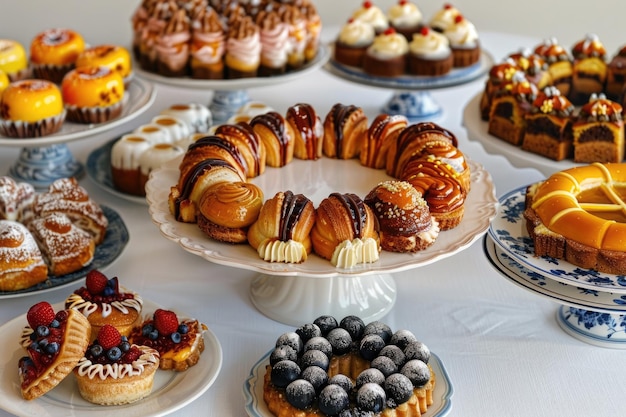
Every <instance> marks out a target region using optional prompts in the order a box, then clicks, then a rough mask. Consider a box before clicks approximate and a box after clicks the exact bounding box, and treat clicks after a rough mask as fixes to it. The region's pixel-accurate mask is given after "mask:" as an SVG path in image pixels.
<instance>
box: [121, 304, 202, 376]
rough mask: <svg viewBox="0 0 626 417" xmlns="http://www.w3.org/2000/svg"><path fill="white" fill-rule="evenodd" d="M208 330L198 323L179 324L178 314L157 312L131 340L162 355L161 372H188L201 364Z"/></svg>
mask: <svg viewBox="0 0 626 417" xmlns="http://www.w3.org/2000/svg"><path fill="white" fill-rule="evenodd" d="M206 330H207V326H206V325H205V324H203V323H200V322H199V321H198V320H195V319H181V320H179V319H178V316H177V315H176V313H175V312H173V311H170V310H164V309H157V310H156V311H155V312H154V314H153V316H152V318H147V319H146V320H145V321H144V322H143V324H142V325H141V326H138V327H135V328H134V329H133V330H132V332H131V334H130V336H129V338H128V339H129V341H130V342H131V343H134V344H137V345H145V346H148V347H151V348H154V349H156V350H157V351H158V352H159V354H160V355H161V361H160V364H159V367H160V368H161V369H164V370H174V371H185V370H187V369H188V368H189V367H191V366H193V365H195V364H196V363H198V361H199V360H200V354H201V353H202V351H203V350H204V337H203V333H204V332H205V331H206Z"/></svg>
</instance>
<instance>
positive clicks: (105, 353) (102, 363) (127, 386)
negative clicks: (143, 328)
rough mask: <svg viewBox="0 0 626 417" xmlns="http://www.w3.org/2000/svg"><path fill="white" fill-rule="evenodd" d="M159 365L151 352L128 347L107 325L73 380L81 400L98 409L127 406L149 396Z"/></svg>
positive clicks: (137, 347) (75, 370) (81, 363)
mask: <svg viewBox="0 0 626 417" xmlns="http://www.w3.org/2000/svg"><path fill="white" fill-rule="evenodd" d="M159 362H160V360H159V352H157V351H156V350H155V349H152V348H150V347H148V346H141V345H135V344H130V343H129V342H128V339H127V338H126V337H124V336H122V335H120V333H119V331H118V330H117V329H116V328H115V327H113V326H111V325H108V324H107V325H105V326H104V327H102V328H101V329H100V331H99V332H98V334H97V337H96V341H95V342H94V343H93V344H92V345H90V346H89V348H88V349H87V352H85V356H84V357H83V358H82V359H81V360H80V361H79V362H78V364H77V365H76V368H74V376H75V377H76V382H77V384H78V391H79V392H80V395H81V396H82V397H83V398H84V399H85V400H87V401H89V402H91V403H94V404H100V405H121V404H128V403H132V402H135V401H137V400H140V399H142V398H144V397H146V396H147V395H149V394H150V392H151V391H152V387H153V383H154V375H155V373H156V371H157V369H159Z"/></svg>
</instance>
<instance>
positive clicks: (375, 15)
mask: <svg viewBox="0 0 626 417" xmlns="http://www.w3.org/2000/svg"><path fill="white" fill-rule="evenodd" d="M352 17H353V18H354V19H355V20H360V21H362V22H365V23H368V24H370V25H372V27H373V28H374V30H375V31H376V32H377V33H381V32H384V31H385V30H386V29H387V28H388V27H389V21H388V20H387V16H385V13H384V12H383V11H382V10H381V9H380V8H379V7H378V6H376V5H374V4H373V3H372V2H371V1H367V0H366V1H364V2H363V4H362V6H361V7H360V8H359V9H357V10H355V11H354V13H353V14H352Z"/></svg>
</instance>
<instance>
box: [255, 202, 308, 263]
mask: <svg viewBox="0 0 626 417" xmlns="http://www.w3.org/2000/svg"><path fill="white" fill-rule="evenodd" d="M314 223H315V207H314V206H313V203H312V202H311V200H309V199H308V198H307V197H305V196H304V195H302V194H294V193H293V192H291V191H285V192H282V191H281V192H278V193H276V195H275V196H274V197H272V198H271V199H269V200H267V201H266V202H265V203H264V204H263V207H262V208H261V212H260V213H259V217H258V219H257V221H256V222H254V223H253V224H252V226H250V229H249V230H248V243H249V244H250V246H252V247H253V248H254V249H256V250H257V252H258V253H259V256H260V257H261V258H263V259H264V260H266V261H269V262H287V263H300V262H303V261H305V260H306V259H307V256H308V254H309V253H311V250H312V245H311V237H310V233H311V229H312V228H313V224H314Z"/></svg>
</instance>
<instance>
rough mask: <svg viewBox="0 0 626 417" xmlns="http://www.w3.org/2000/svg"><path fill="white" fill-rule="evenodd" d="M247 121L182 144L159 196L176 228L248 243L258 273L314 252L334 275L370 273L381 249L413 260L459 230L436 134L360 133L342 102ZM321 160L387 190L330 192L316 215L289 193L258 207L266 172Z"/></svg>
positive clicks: (404, 124) (383, 119)
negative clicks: (381, 174)
mask: <svg viewBox="0 0 626 417" xmlns="http://www.w3.org/2000/svg"><path fill="white" fill-rule="evenodd" d="M255 107H259V106H255ZM250 111H252V114H250V115H245V114H243V113H239V112H238V113H237V114H236V115H235V116H233V117H232V118H231V119H230V120H229V121H228V122H227V123H225V124H222V125H219V126H215V127H212V128H211V129H210V130H209V132H207V133H206V134H204V135H202V134H195V135H192V137H191V140H190V142H191V143H190V145H189V146H188V148H187V151H186V152H185V153H184V155H183V156H182V157H181V159H180V163H179V166H178V169H179V177H178V181H177V183H176V184H174V185H173V186H172V187H171V188H170V193H169V195H168V205H169V209H170V213H171V214H172V215H173V216H174V218H175V219H176V220H177V221H181V222H186V223H197V224H198V227H199V228H200V229H201V230H202V231H203V232H204V233H205V234H206V235H207V236H208V237H210V238H212V239H214V240H217V241H221V242H229V243H248V244H249V245H250V246H252V247H253V248H254V249H255V250H256V251H257V252H258V255H259V257H260V258H262V259H264V260H266V261H268V262H286V263H300V262H304V261H305V260H306V259H307V258H308V256H310V255H311V254H313V253H314V254H316V255H318V256H320V257H321V258H324V259H326V260H328V261H330V262H331V263H332V264H333V265H334V266H337V267H339V268H352V267H354V266H355V265H358V264H362V263H372V262H377V261H378V259H379V257H380V252H381V250H387V251H393V252H405V253H410V252H417V251H419V250H423V249H425V248H427V247H428V246H430V245H432V244H433V243H434V242H435V239H436V238H437V236H438V234H439V232H440V231H444V230H450V229H453V228H455V227H456V226H458V225H459V223H460V222H461V220H462V218H463V214H464V204H465V199H466V197H467V193H468V192H469V191H470V169H469V166H468V163H467V160H466V158H465V156H464V155H463V153H462V152H461V151H460V150H459V149H458V148H457V145H458V142H457V139H456V136H455V135H454V134H453V133H452V132H450V131H449V130H448V129H445V128H443V127H441V126H439V125H437V124H435V123H432V122H421V123H415V124H409V122H408V120H407V119H406V118H405V117H404V116H398V115H395V116H393V115H386V114H381V115H378V116H377V117H376V118H375V119H374V121H373V122H372V123H371V124H370V123H369V121H368V118H367V116H366V115H365V113H364V111H363V109H362V108H360V107H358V106H354V105H346V104H343V103H336V104H335V105H333V106H332V107H331V109H330V110H329V111H328V113H326V115H319V114H318V113H317V112H316V110H315V109H314V108H313V107H312V106H311V105H309V104H306V103H298V104H295V105H293V106H291V107H289V108H288V109H287V111H286V115H285V116H282V115H281V114H279V113H278V112H276V111H275V110H273V109H271V108H263V109H262V111H253V110H252V109H251V110H250ZM242 112H244V111H242ZM321 157H326V158H332V159H336V160H338V161H340V160H346V159H358V161H359V162H360V164H361V165H362V166H364V167H368V168H372V169H381V170H383V169H384V170H385V172H386V174H388V175H389V177H390V178H389V180H390V181H388V182H386V183H382V184H372V187H373V188H372V189H371V192H370V193H369V195H368V196H366V195H362V196H359V195H356V194H354V193H350V192H341V193H340V192H333V193H330V194H329V195H328V196H327V197H326V198H324V199H323V201H320V202H319V204H318V205H317V206H316V204H317V203H314V202H313V201H311V200H310V199H309V198H307V196H305V195H303V194H299V193H297V192H296V191H295V190H281V191H278V192H276V193H275V194H274V195H272V196H264V195H263V191H262V190H261V189H259V187H258V186H256V185H253V184H254V179H255V178H257V177H259V176H261V175H264V172H265V170H266V169H265V167H266V166H271V167H273V168H276V169H280V168H282V167H285V166H286V165H288V164H290V163H291V161H292V160H293V159H301V160H309V161H311V162H310V163H315V161H316V160H317V159H319V158H321ZM269 161H271V162H269ZM391 180H393V181H391ZM265 198H267V199H265Z"/></svg>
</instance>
